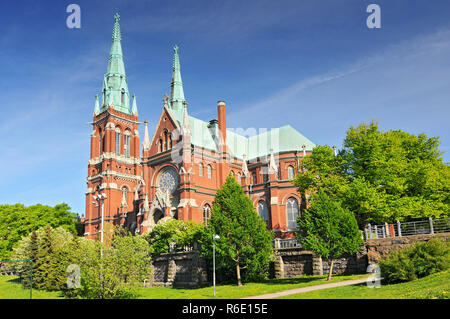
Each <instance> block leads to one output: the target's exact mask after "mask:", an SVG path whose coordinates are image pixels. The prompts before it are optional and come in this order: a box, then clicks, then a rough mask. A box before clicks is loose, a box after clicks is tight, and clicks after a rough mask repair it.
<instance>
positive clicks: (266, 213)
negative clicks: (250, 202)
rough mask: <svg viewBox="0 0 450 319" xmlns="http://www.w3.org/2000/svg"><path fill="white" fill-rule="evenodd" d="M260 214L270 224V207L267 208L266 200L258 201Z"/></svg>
mask: <svg viewBox="0 0 450 319" xmlns="http://www.w3.org/2000/svg"><path fill="white" fill-rule="evenodd" d="M258 214H259V216H261V218H262V219H264V221H265V222H266V224H267V225H268V224H269V209H268V208H267V204H266V202H265V201H263V200H260V201H259V202H258Z"/></svg>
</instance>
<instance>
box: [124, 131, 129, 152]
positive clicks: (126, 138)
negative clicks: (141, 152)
mask: <svg viewBox="0 0 450 319" xmlns="http://www.w3.org/2000/svg"><path fill="white" fill-rule="evenodd" d="M130 152H131V133H130V132H129V131H125V133H123V153H124V155H125V157H130Z"/></svg>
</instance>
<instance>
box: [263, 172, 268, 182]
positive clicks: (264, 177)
mask: <svg viewBox="0 0 450 319" xmlns="http://www.w3.org/2000/svg"><path fill="white" fill-rule="evenodd" d="M262 176H263V183H267V182H268V181H269V174H268V172H264V170H263V171H262Z"/></svg>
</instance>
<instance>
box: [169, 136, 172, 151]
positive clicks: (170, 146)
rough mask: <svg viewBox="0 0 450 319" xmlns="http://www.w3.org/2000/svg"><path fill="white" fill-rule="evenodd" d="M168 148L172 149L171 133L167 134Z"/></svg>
mask: <svg viewBox="0 0 450 319" xmlns="http://www.w3.org/2000/svg"><path fill="white" fill-rule="evenodd" d="M169 149H172V134H169Z"/></svg>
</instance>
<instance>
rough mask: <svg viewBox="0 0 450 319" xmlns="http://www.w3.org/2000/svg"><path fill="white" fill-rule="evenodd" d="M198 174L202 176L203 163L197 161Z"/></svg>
mask: <svg viewBox="0 0 450 319" xmlns="http://www.w3.org/2000/svg"><path fill="white" fill-rule="evenodd" d="M198 176H200V177H203V164H202V163H198Z"/></svg>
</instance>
